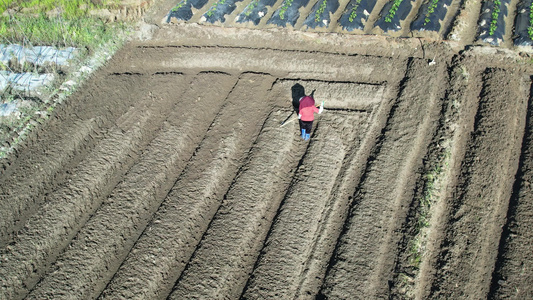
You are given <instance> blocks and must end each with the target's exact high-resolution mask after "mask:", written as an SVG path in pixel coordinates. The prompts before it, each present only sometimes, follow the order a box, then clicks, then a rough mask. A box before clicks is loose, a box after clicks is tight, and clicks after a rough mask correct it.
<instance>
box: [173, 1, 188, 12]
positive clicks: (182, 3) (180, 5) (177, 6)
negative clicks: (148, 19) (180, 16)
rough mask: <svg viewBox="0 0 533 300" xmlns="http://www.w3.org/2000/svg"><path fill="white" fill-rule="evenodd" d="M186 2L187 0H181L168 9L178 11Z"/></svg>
mask: <svg viewBox="0 0 533 300" xmlns="http://www.w3.org/2000/svg"><path fill="white" fill-rule="evenodd" d="M186 4H187V0H183V1H181V2H180V3H178V5H176V6H174V7H173V8H172V9H171V10H170V11H172V12H175V11H178V10H179V9H180V8H182V7H183V6H184V5H186Z"/></svg>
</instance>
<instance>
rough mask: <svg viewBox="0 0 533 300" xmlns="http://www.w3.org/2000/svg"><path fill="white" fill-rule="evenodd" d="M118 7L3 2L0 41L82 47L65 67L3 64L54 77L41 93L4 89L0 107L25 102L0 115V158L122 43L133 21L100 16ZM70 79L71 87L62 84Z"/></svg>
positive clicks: (93, 1)
mask: <svg viewBox="0 0 533 300" xmlns="http://www.w3.org/2000/svg"><path fill="white" fill-rule="evenodd" d="M119 5H120V0H0V44H3V45H12V44H15V45H20V46H22V47H24V48H30V49H31V48H33V47H35V46H54V47H57V48H64V47H75V48H77V49H79V51H78V52H77V53H78V54H77V56H76V57H75V59H74V60H72V61H71V64H70V66H69V67H67V68H57V67H55V66H47V67H45V68H43V67H40V66H35V65H32V64H28V63H27V62H18V61H16V60H15V61H14V62H13V61H10V62H9V63H7V64H6V63H0V70H1V71H6V72H9V73H32V74H42V73H52V74H53V76H54V78H55V80H54V82H53V83H52V84H50V86H47V87H46V88H45V89H44V92H43V93H42V94H40V95H39V96H38V97H35V96H34V95H33V96H31V97H29V95H28V94H27V93H26V92H21V91H18V90H15V89H13V88H11V87H10V86H8V87H7V88H6V89H4V90H3V91H0V105H1V104H2V103H4V104H5V103H10V102H14V101H16V102H17V103H24V106H23V107H21V108H20V109H19V110H18V111H17V113H16V114H13V115H11V116H8V117H0V159H3V158H5V157H6V156H7V155H8V154H9V152H11V151H12V150H13V148H14V147H16V146H17V144H18V143H20V141H22V140H23V139H24V136H25V135H27V134H28V132H29V131H31V130H32V128H33V127H34V126H36V124H38V123H40V122H41V120H42V119H46V118H47V117H48V115H49V114H50V113H52V112H53V110H54V107H55V106H56V105H57V103H60V102H62V101H63V99H64V98H65V97H67V96H68V95H70V94H71V93H72V92H74V91H75V90H76V88H77V87H78V86H79V84H80V83H81V82H82V81H83V80H84V79H85V78H86V77H87V76H89V75H90V73H91V72H92V70H94V69H96V68H98V67H99V66H101V65H102V64H103V63H105V60H106V59H108V58H109V57H110V56H111V55H112V54H114V52H115V51H116V50H118V48H119V47H120V46H121V45H122V44H123V42H124V40H125V39H124V37H125V36H126V35H127V32H128V29H129V28H131V26H130V25H131V24H128V23H124V22H109V17H108V16H107V17H104V16H99V14H98V12H102V11H106V10H113V9H116V8H118V7H119ZM80 69H83V70H85V71H84V72H80ZM87 70H90V71H87ZM4 74H5V73H4ZM1 76H5V75H1ZM67 81H68V82H69V84H68V85H64V84H63V85H62V83H63V82H67Z"/></svg>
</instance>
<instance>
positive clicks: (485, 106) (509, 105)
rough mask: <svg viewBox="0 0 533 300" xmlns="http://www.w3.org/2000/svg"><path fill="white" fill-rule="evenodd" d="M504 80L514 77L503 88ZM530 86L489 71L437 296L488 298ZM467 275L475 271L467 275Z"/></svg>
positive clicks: (448, 232)
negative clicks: (527, 87) (528, 87)
mask: <svg viewBox="0 0 533 300" xmlns="http://www.w3.org/2000/svg"><path fill="white" fill-rule="evenodd" d="M504 78H512V80H510V81H509V85H507V86H505V88H502V87H501V84H500V82H501V81H502V80H504ZM505 80H506V79H505ZM525 90H526V89H525V88H524V85H523V78H521V76H520V75H518V74H515V73H513V72H512V71H506V70H501V69H487V70H486V71H485V74H484V78H483V89H482V91H481V95H480V103H479V107H478V114H477V116H476V121H475V123H474V132H473V136H472V138H471V140H470V143H469V148H468V149H467V153H466V156H465V161H464V162H463V165H462V166H461V179H460V180H459V184H458V185H457V187H456V191H455V193H456V198H455V199H454V200H453V204H452V205H453V209H452V211H451V212H450V216H449V218H450V222H451V224H450V225H449V226H448V228H447V229H446V237H447V238H446V240H445V243H446V244H448V245H449V246H448V247H446V248H444V249H443V250H442V252H441V256H440V261H439V265H440V267H439V268H438V269H437V279H436V280H435V282H434V284H433V287H434V291H433V295H432V296H433V297H447V298H476V299H479V298H487V296H488V292H489V289H490V284H491V278H492V273H493V271H494V267H495V263H496V258H497V254H498V245H499V241H500V237H501V233H502V227H503V226H504V224H505V217H506V215H507V209H508V205H509V199H510V196H511V192H512V185H513V182H514V175H515V174H516V170H517V168H518V159H519V153H520V146H521V142H522V138H523V134H524V121H525V113H526V108H527V99H528V95H527V92H526V91H525ZM509 94H510V95H512V96H511V97H510V98H509ZM509 99H511V100H512V101H509ZM504 137H505V138H504ZM465 273H466V274H471V275H470V276H467V277H465V276H464V274H465ZM458 282H461V284H458Z"/></svg>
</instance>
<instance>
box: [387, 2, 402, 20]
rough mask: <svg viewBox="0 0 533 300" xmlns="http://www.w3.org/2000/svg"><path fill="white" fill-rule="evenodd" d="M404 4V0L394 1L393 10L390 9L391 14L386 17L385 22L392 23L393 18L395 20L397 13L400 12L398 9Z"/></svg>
mask: <svg viewBox="0 0 533 300" xmlns="http://www.w3.org/2000/svg"><path fill="white" fill-rule="evenodd" d="M402 2H403V0H394V3H392V6H391V8H390V9H389V13H388V14H387V16H386V17H385V22H387V23H390V22H392V18H394V16H395V15H396V12H397V11H398V8H400V4H402Z"/></svg>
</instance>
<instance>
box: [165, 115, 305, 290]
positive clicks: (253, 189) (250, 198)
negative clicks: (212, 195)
mask: <svg viewBox="0 0 533 300" xmlns="http://www.w3.org/2000/svg"><path fill="white" fill-rule="evenodd" d="M286 113H287V111H275V112H274V113H273V114H271V116H270V117H269V118H268V119H267V121H266V123H265V125H264V127H263V130H262V131H261V133H260V135H259V137H258V140H257V141H256V144H255V145H254V147H253V148H252V152H251V154H250V158H249V163H247V164H246V165H245V166H244V167H243V169H242V171H241V172H240V174H239V175H238V176H237V178H236V179H235V181H234V183H233V185H232V187H231V188H230V190H229V192H228V193H227V194H226V196H225V199H224V201H223V203H222V205H221V208H220V209H219V210H218V212H217V213H216V215H215V217H214V219H213V221H212V222H211V224H210V225H209V229H208V230H207V232H206V234H205V235H204V237H203V239H202V242H201V243H200V245H199V247H198V249H197V250H196V251H195V253H194V255H193V257H192V259H191V261H190V262H189V264H188V266H187V268H186V269H185V271H184V273H183V275H182V276H181V278H180V280H179V281H178V282H177V285H176V287H175V289H174V291H173V293H172V294H171V295H170V297H169V299H185V298H198V299H235V298H238V297H239V295H240V294H241V293H242V289H243V288H244V285H245V284H246V281H247V280H248V276H249V274H250V273H251V271H252V268H253V266H254V263H255V261H256V259H257V257H258V255H259V251H260V249H261V247H262V245H263V241H264V239H265V237H266V234H267V233H268V230H269V228H270V224H271V222H272V219H273V218H274V215H275V213H276V211H277V209H278V207H279V204H280V202H281V199H282V198H283V195H284V193H285V190H286V189H287V187H288V184H289V182H290V178H291V176H292V173H293V172H292V171H291V170H293V169H294V168H295V167H296V166H297V164H298V161H299V160H300V158H301V155H302V154H303V148H304V147H305V146H306V145H307V143H306V142H304V141H301V140H297V141H295V140H294V139H299V137H298V136H297V135H296V133H295V132H296V130H295V129H296V126H297V125H296V124H295V123H294V122H292V123H290V124H288V126H285V127H280V126H279V124H280V122H281V121H282V120H283V118H285V116H286Z"/></svg>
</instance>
